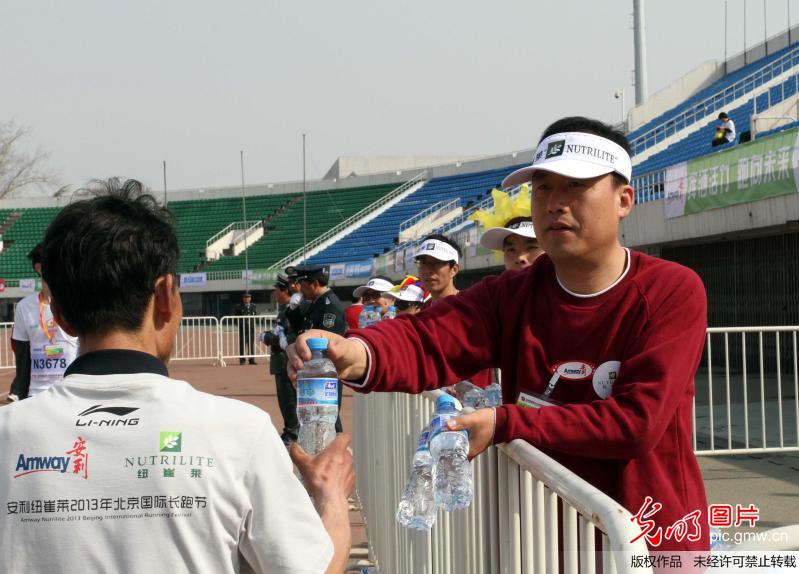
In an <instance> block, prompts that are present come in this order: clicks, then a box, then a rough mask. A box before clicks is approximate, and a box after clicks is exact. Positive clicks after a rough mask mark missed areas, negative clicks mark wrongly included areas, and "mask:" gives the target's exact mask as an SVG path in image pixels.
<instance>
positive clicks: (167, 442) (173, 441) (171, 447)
mask: <svg viewBox="0 0 799 574" xmlns="http://www.w3.org/2000/svg"><path fill="white" fill-rule="evenodd" d="M182 436H183V433H180V432H174V431H161V440H160V443H161V445H160V447H159V449H160V451H161V452H180V447H181V437H182Z"/></svg>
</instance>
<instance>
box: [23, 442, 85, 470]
mask: <svg viewBox="0 0 799 574" xmlns="http://www.w3.org/2000/svg"><path fill="white" fill-rule="evenodd" d="M64 454H67V455H71V456H26V455H25V454H24V453H20V454H19V456H18V457H17V465H16V467H15V469H14V472H16V473H17V474H15V475H14V478H20V477H22V476H27V475H30V474H33V473H36V472H58V473H61V474H66V473H67V472H68V471H69V470H70V469H71V470H72V474H77V475H79V476H82V478H84V479H87V478H89V451H88V449H87V447H86V441H85V440H84V439H83V437H78V438H76V439H75V441H74V442H73V443H72V448H71V449H69V450H67V451H65V452H64Z"/></svg>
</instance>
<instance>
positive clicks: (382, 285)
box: [352, 277, 394, 297]
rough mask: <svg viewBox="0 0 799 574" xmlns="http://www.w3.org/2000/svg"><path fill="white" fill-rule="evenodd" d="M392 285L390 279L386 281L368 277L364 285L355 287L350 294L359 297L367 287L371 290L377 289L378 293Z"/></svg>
mask: <svg viewBox="0 0 799 574" xmlns="http://www.w3.org/2000/svg"><path fill="white" fill-rule="evenodd" d="M392 287H394V285H393V284H392V283H391V281H386V280H385V279H380V278H379V277H376V278H375V279H369V281H367V282H366V285H361V286H360V287H356V288H355V290H354V291H353V292H352V294H353V295H355V296H356V297H360V296H361V295H363V294H364V293H365V292H366V291H368V290H369V289H371V290H372V291H377V292H378V293H382V292H383V291H388V290H389V289H391V288H392Z"/></svg>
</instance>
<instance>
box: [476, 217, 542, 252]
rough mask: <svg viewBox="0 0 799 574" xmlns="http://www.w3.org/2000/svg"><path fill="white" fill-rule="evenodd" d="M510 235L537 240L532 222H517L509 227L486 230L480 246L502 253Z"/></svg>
mask: <svg viewBox="0 0 799 574" xmlns="http://www.w3.org/2000/svg"><path fill="white" fill-rule="evenodd" d="M508 235H521V236H522V237H527V238H530V239H535V230H534V229H533V222H532V221H517V222H516V223H512V224H510V225H508V226H507V227H492V228H491V229H486V231H485V233H483V235H482V236H481V237H480V245H482V246H483V247H485V248H486V249H493V250H495V251H502V248H503V247H504V242H505V238H506V237H507V236H508Z"/></svg>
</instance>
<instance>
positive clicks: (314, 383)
mask: <svg viewBox="0 0 799 574" xmlns="http://www.w3.org/2000/svg"><path fill="white" fill-rule="evenodd" d="M297 405H299V406H303V407H321V406H338V379H328V378H312V379H297Z"/></svg>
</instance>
